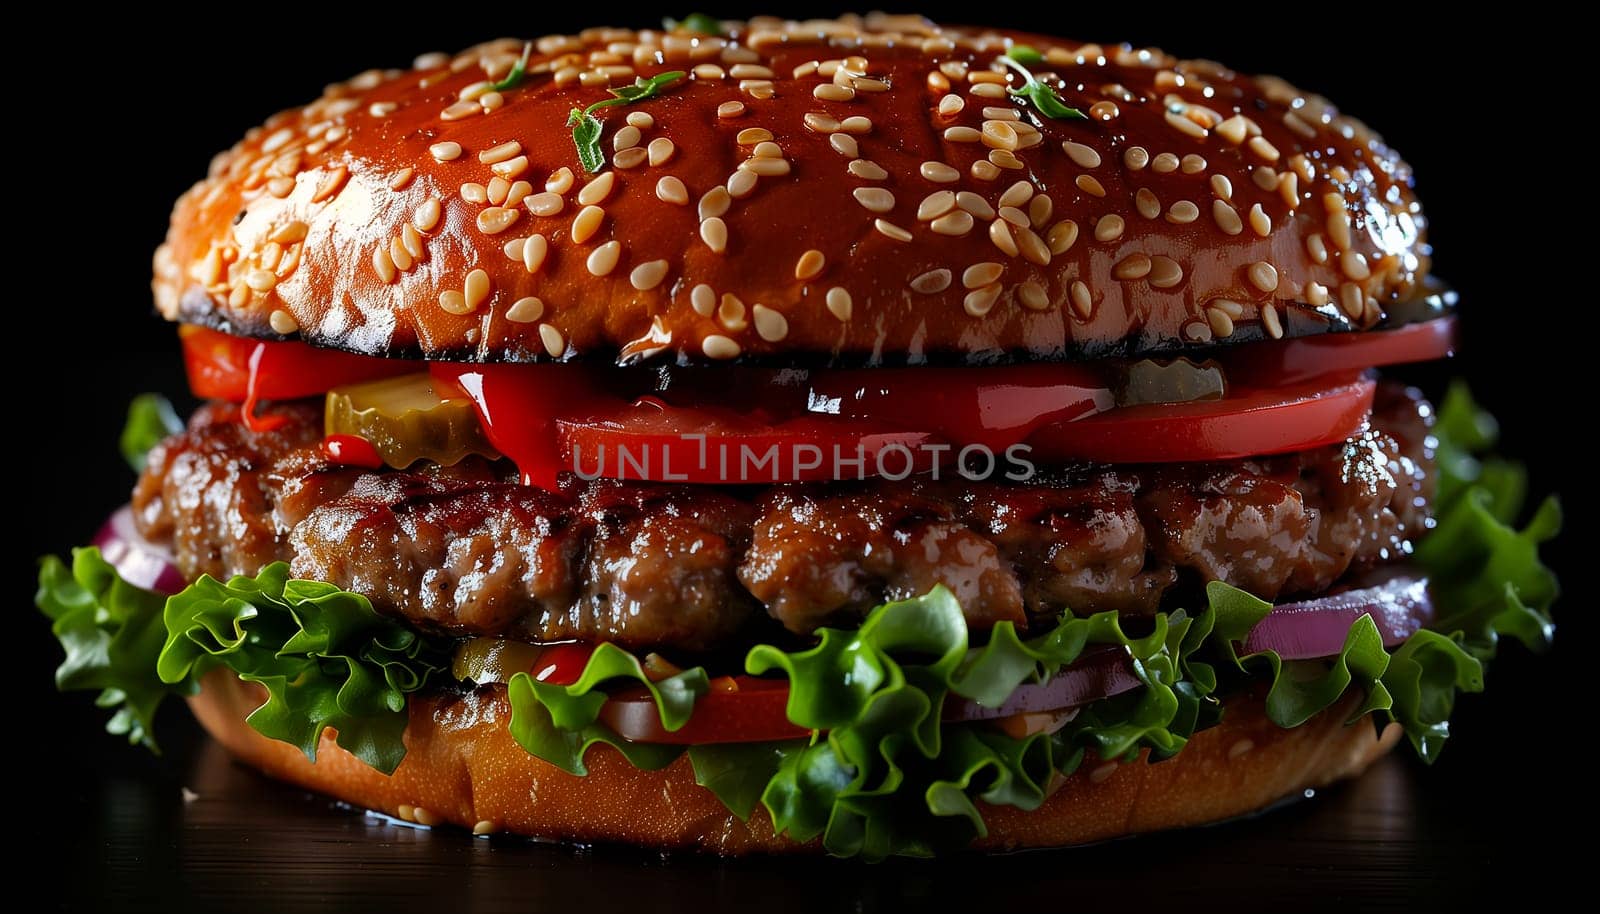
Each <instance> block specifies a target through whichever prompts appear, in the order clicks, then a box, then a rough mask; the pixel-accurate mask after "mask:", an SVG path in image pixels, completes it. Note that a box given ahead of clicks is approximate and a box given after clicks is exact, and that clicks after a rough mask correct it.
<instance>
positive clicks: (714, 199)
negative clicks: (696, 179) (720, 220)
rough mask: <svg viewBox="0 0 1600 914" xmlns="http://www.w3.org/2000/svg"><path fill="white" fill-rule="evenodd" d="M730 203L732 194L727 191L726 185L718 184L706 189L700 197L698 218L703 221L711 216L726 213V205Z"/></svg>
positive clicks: (731, 203)
mask: <svg viewBox="0 0 1600 914" xmlns="http://www.w3.org/2000/svg"><path fill="white" fill-rule="evenodd" d="M732 205H733V195H732V194H730V193H728V189H727V188H726V187H723V186H722V185H721V184H718V185H717V186H716V187H713V188H711V189H710V190H708V191H706V192H705V194H704V195H702V196H701V197H700V205H699V215H700V219H701V220H702V221H704V220H706V219H710V218H711V217H713V216H721V215H723V214H724V213H726V212H727V211H728V207H730V206H732Z"/></svg>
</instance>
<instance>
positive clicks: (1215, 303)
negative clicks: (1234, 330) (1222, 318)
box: [1211, 298, 1244, 320]
mask: <svg viewBox="0 0 1600 914" xmlns="http://www.w3.org/2000/svg"><path fill="white" fill-rule="evenodd" d="M1211 307H1213V308H1220V309H1221V310H1222V313H1224V314H1226V315H1228V316H1229V317H1231V318H1233V319H1234V320H1238V319H1239V318H1241V317H1243V316H1244V305H1242V304H1240V303H1239V302H1236V301H1233V300H1232V299H1227V298H1218V299H1214V300H1212V302H1211Z"/></svg>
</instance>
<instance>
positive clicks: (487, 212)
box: [478, 206, 522, 235]
mask: <svg viewBox="0 0 1600 914" xmlns="http://www.w3.org/2000/svg"><path fill="white" fill-rule="evenodd" d="M520 215H522V214H521V213H519V212H517V211H516V210H514V209H508V208H506V207H504V206H490V207H485V208H484V209H481V210H479V211H478V231H480V232H482V233H484V234H485V235H498V234H500V233H501V232H503V231H505V230H506V229H508V228H510V227H511V226H512V225H514V224H515V223H516V221H517V217H518V216H520Z"/></svg>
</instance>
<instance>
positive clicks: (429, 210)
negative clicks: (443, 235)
mask: <svg viewBox="0 0 1600 914" xmlns="http://www.w3.org/2000/svg"><path fill="white" fill-rule="evenodd" d="M442 212H443V210H442V209H441V208H440V206H439V201H438V200H436V199H434V198H433V197H429V198H428V199H426V200H424V201H422V205H421V206H418V207H417V211H416V212H415V213H412V214H411V222H412V224H413V225H415V226H416V227H417V228H419V229H421V230H422V231H424V232H429V231H432V230H433V227H434V226H436V225H438V224H439V217H440V215H441V214H442Z"/></svg>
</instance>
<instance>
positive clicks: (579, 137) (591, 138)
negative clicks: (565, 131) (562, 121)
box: [567, 70, 686, 174]
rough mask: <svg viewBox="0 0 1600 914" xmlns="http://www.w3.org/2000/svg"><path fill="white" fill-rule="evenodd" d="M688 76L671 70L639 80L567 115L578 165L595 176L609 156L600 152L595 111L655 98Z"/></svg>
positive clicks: (609, 90) (680, 71)
mask: <svg viewBox="0 0 1600 914" xmlns="http://www.w3.org/2000/svg"><path fill="white" fill-rule="evenodd" d="M685 75H686V74H685V73H684V72H683V71H682V70H669V71H667V72H666V73H657V74H656V75H654V76H652V77H650V78H649V79H644V78H639V79H636V80H634V82H633V85H631V86H620V87H618V88H616V89H607V90H606V91H607V92H610V93H611V94H612V95H613V96H615V97H614V98H606V99H601V100H600V101H597V102H595V103H594V104H592V105H590V106H589V107H587V108H573V109H572V112H571V113H570V114H568V115H567V126H568V127H571V128H572V145H574V146H576V147H577V148H578V162H579V163H580V164H581V165H582V166H583V170H584V171H586V172H589V173H590V174H593V173H595V172H597V171H599V170H600V169H601V168H603V167H605V164H606V155H605V153H604V152H603V151H601V149H600V132H601V124H600V119H599V118H597V117H595V116H594V112H596V111H598V110H600V109H601V108H609V107H611V106H612V105H635V104H638V103H639V102H642V101H646V100H648V99H652V98H655V97H656V96H658V95H660V94H661V93H662V91H663V90H665V89H666V88H667V87H668V86H671V85H672V84H673V83H675V82H677V81H678V80H680V79H683V77H684V76H685Z"/></svg>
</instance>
